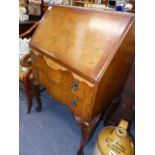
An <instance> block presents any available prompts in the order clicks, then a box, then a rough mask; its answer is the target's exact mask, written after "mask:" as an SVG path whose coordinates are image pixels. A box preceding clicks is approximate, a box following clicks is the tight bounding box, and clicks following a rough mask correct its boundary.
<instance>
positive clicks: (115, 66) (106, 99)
mask: <svg viewBox="0 0 155 155" xmlns="http://www.w3.org/2000/svg"><path fill="white" fill-rule="evenodd" d="M134 28H135V25H134V21H133V22H132V24H131V25H130V28H129V30H128V32H127V34H126V37H125V38H124V40H123V41H122V44H121V46H120V47H119V48H118V50H117V52H116V54H115V56H114V57H113V59H112V60H111V62H110V63H109V66H108V67H107V69H106V71H105V72H104V74H103V76H102V78H101V80H100V81H99V84H98V90H97V95H96V99H95V102H94V105H93V113H92V115H91V119H93V118H94V117H95V116H97V115H98V114H99V113H102V112H104V111H105V109H106V107H107V106H108V104H109V103H110V102H111V101H112V99H113V98H114V97H115V96H116V95H117V93H118V92H119V91H120V90H121V88H122V87H123V84H124V82H125V79H126V77H127V74H128V72H129V69H130V66H131V64H132V62H133V60H134V53H135V35H134V34H135V33H134Z"/></svg>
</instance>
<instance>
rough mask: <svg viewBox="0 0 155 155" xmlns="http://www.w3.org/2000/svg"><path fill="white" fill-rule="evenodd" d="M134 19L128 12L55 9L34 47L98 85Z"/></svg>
mask: <svg viewBox="0 0 155 155" xmlns="http://www.w3.org/2000/svg"><path fill="white" fill-rule="evenodd" d="M133 18H134V15H132V14H127V13H122V14H120V13H117V12H114V13H113V12H110V11H95V10H91V9H81V8H76V7H73V8H72V7H60V6H54V7H53V8H52V9H51V10H48V11H46V13H45V15H44V17H43V18H42V20H41V21H40V23H39V27H38V28H37V30H36V32H35V34H34V36H33V37H32V40H31V42H30V46H31V47H34V48H36V49H39V50H40V51H41V52H43V53H44V54H46V55H47V56H48V57H50V58H51V59H54V60H55V61H58V62H59V63H61V64H63V65H65V66H66V67H67V68H68V67H69V68H70V69H71V70H73V71H74V72H76V73H78V74H79V73H80V74H81V76H83V77H85V78H87V79H88V80H90V81H93V82H95V81H97V80H98V78H101V74H102V73H103V72H104V68H105V66H106V65H107V62H108V61H109V59H111V57H113V55H114V54H115V52H116V51H117V48H118V47H119V44H120V43H121V41H122V39H123V37H124V34H125V33H126V31H127V30H128V26H129V24H130V23H131V21H132V20H133ZM45 27H46V28H45ZM64 53H65V55H64Z"/></svg>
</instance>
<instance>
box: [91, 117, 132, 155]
mask: <svg viewBox="0 0 155 155" xmlns="http://www.w3.org/2000/svg"><path fill="white" fill-rule="evenodd" d="M127 128H128V122H127V121H126V120H123V119H122V120H121V121H120V123H119V125H118V126H117V127H114V126H108V127H105V128H104V129H102V130H101V131H100V133H99V135H98V139H97V143H96V146H95V149H94V152H93V155H134V144H133V140H132V138H131V137H130V136H129V134H128V133H127Z"/></svg>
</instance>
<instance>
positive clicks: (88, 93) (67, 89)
mask: <svg viewBox="0 0 155 155" xmlns="http://www.w3.org/2000/svg"><path fill="white" fill-rule="evenodd" d="M44 59H45V61H46V65H47V68H46V71H47V74H46V75H47V79H48V82H47V90H48V92H49V94H50V95H51V96H52V97H53V98H55V99H57V100H58V101H60V102H61V103H64V104H66V105H67V106H69V108H70V109H71V111H72V112H73V113H74V115H75V116H76V115H77V116H80V118H82V119H83V120H85V121H87V120H88V116H89V115H90V113H91V111H90V107H91V103H92V98H93V94H94V85H93V84H91V83H90V82H88V81H87V82H86V80H84V79H82V78H81V77H79V76H78V75H75V74H74V73H72V72H71V71H69V70H67V69H66V68H64V67H62V66H60V65H59V64H57V63H55V62H54V61H52V60H50V59H48V58H46V57H45V58H44ZM75 81H76V82H78V84H79V85H78V87H77V89H75V90H74V89H73V83H74V82H75ZM72 100H77V103H76V105H74V104H72Z"/></svg>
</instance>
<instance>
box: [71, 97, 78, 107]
mask: <svg viewBox="0 0 155 155" xmlns="http://www.w3.org/2000/svg"><path fill="white" fill-rule="evenodd" d="M71 104H72V105H73V106H74V107H76V106H77V99H76V98H73V99H72V100H71Z"/></svg>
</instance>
